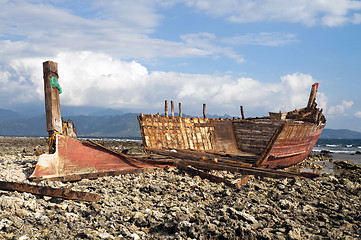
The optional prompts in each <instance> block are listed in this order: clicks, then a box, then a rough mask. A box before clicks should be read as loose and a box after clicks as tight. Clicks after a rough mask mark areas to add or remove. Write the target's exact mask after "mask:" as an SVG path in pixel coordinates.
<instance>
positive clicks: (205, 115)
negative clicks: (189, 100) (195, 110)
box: [203, 103, 207, 118]
mask: <svg viewBox="0 0 361 240" xmlns="http://www.w3.org/2000/svg"><path fill="white" fill-rule="evenodd" d="M206 108H207V106H206V104H205V103H203V118H207V111H206V110H207V109H206Z"/></svg>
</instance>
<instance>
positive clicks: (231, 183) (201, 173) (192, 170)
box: [175, 162, 249, 188]
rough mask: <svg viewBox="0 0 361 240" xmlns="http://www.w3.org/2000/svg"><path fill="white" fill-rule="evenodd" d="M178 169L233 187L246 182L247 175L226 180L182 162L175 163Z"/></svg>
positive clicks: (238, 186)
mask: <svg viewBox="0 0 361 240" xmlns="http://www.w3.org/2000/svg"><path fill="white" fill-rule="evenodd" d="M175 166H176V167H177V168H178V169H181V170H183V171H186V172H188V173H190V174H192V175H198V176H200V177H201V178H203V179H208V180H209V181H211V182H215V183H224V184H226V185H228V186H230V187H234V188H240V187H241V186H243V185H245V184H246V183H247V182H248V179H249V176H248V175H247V176H244V177H242V178H239V179H236V180H234V181H231V180H228V179H226V178H223V177H218V176H216V175H213V174H210V173H206V172H204V171H200V170H198V169H195V168H191V167H188V166H186V165H184V164H182V162H180V163H177V164H176V165H175Z"/></svg>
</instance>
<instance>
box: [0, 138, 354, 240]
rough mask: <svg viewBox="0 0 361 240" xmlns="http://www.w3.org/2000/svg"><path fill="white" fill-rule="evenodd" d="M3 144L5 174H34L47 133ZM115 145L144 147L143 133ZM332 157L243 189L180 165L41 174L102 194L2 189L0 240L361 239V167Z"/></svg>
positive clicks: (0, 171)
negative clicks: (324, 164)
mask: <svg viewBox="0 0 361 240" xmlns="http://www.w3.org/2000/svg"><path fill="white" fill-rule="evenodd" d="M0 144H1V146H0V180H1V181H16V182H25V183H29V181H28V180H27V177H28V176H29V174H30V173H31V171H32V168H33V167H34V165H35V164H36V161H37V157H36V153H38V152H42V151H45V150H46V148H45V139H38V138H3V137H1V138H0ZM108 144H109V145H111V147H113V148H114V149H116V150H118V151H122V150H127V151H128V152H129V153H138V152H140V151H141V148H140V144H139V143H136V142H117V141H114V142H109V143H108ZM317 158H318V159H319V157H317ZM307 162H309V163H310V164H311V163H312V159H309V160H308V161H307ZM304 164H305V163H304ZM334 164H335V165H337V166H338V167H339V168H340V169H342V170H343V171H340V172H338V173H337V174H323V175H322V176H321V177H319V178H316V179H313V180H311V179H299V178H297V179H293V178H291V179H281V180H274V179H269V178H259V177H251V179H250V180H249V182H248V183H247V184H246V185H245V186H243V187H242V188H240V189H233V188H230V187H228V186H226V185H224V184H217V183H212V182H210V181H208V180H203V179H200V178H199V177H197V176H191V175H188V174H187V173H185V172H182V171H179V170H177V169H168V170H164V171H156V172H152V173H146V174H138V175H124V176H116V177H103V178H99V179H96V180H86V179H84V180H82V181H78V182H71V183H61V182H52V181H43V182H41V183H37V184H38V185H42V186H50V187H59V188H62V187H67V188H71V189H72V190H80V191H87V192H93V193H98V194H99V195H100V201H99V202H97V203H88V202H81V201H73V200H63V199H59V198H51V197H44V196H37V195H32V194H29V193H19V192H8V191H0V210H1V211H0V239H21V240H25V239H360V238H361V227H360V226H361V207H360V205H361V168H360V166H357V165H353V164H347V163H340V162H334ZM311 165H312V164H311ZM222 174H227V175H232V174H230V173H222ZM32 184H35V183H32Z"/></svg>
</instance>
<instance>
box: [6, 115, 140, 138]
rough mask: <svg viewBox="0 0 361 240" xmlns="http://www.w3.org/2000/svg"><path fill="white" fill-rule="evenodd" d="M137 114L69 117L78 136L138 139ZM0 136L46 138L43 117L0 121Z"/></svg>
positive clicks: (66, 118) (65, 118)
mask: <svg viewBox="0 0 361 240" xmlns="http://www.w3.org/2000/svg"><path fill="white" fill-rule="evenodd" d="M137 115H138V114H137V113H126V114H123V115H116V116H84V115H81V116H69V117H64V118H63V119H64V120H68V119H71V120H72V121H73V122H74V124H75V128H76V131H77V133H78V136H87V137H91V136H92V137H140V131H139V124H138V120H137ZM0 136H47V132H46V120H45V115H40V116H37V117H31V118H20V119H16V120H4V121H1V120H0Z"/></svg>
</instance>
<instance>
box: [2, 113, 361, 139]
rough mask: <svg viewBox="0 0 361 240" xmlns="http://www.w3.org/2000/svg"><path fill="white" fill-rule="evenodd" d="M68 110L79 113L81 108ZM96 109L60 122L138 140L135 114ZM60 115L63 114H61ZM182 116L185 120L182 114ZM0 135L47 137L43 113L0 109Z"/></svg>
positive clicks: (331, 133) (340, 133)
mask: <svg viewBox="0 0 361 240" xmlns="http://www.w3.org/2000/svg"><path fill="white" fill-rule="evenodd" d="M71 110H76V111H77V112H80V111H79V110H83V109H80V108H78V109H76V108H73V109H71ZM86 110H89V109H86ZM96 110H97V111H95V112H92V114H89V115H88V114H86V115H80V114H79V113H78V114H74V115H68V116H69V117H64V120H68V119H71V120H73V122H74V123H75V128H76V130H77V133H78V136H88V137H91V136H94V137H140V131H139V124H138V120H137V115H138V113H123V112H122V111H121V110H113V109H96ZM64 112H66V111H64ZM69 112H71V111H69ZM22 113H23V112H22ZM63 115H66V114H64V113H63ZM177 115H178V114H176V116H177ZM183 116H184V117H186V115H183ZM208 117H211V118H219V117H221V118H232V117H231V116H228V115H224V116H217V115H209V116H208ZM0 136H47V132H46V120H45V114H42V115H38V116H35V117H29V115H28V116H25V115H23V114H20V113H18V112H15V111H12V110H6V109H0ZM320 138H321V139H361V133H360V132H356V131H351V130H347V129H340V130H334V129H324V130H323V132H322V134H321V136H320Z"/></svg>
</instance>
